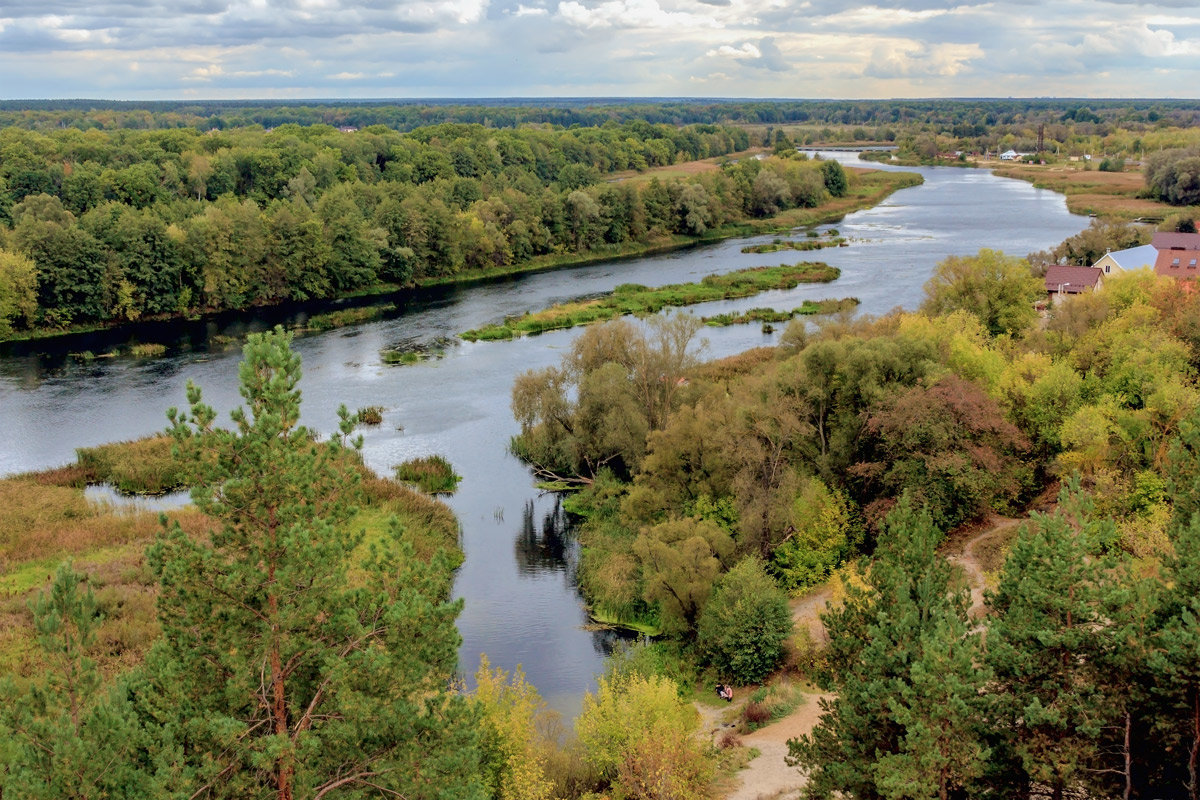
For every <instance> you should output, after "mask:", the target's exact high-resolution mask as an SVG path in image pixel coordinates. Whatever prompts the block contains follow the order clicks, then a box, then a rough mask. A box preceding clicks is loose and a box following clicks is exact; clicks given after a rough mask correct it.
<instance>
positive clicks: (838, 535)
mask: <svg viewBox="0 0 1200 800" xmlns="http://www.w3.org/2000/svg"><path fill="white" fill-rule="evenodd" d="M858 538H859V530H858V529H857V528H856V526H855V524H854V519H853V514H852V509H851V507H850V501H849V499H848V498H847V497H846V496H845V495H844V494H843V493H842V492H840V491H837V490H831V489H829V488H828V487H827V486H826V485H825V484H824V483H822V482H821V480H820V479H819V478H809V479H808V480H807V481H806V482H805V483H804V485H803V486H802V487H801V489H800V492H799V493H798V494H797V495H796V499H795V500H794V501H793V502H792V510H791V519H790V522H789V524H788V533H787V535H786V537H785V538H784V540H783V541H782V542H780V543H779V545H778V546H777V547H776V548H775V549H774V550H773V551H772V552H771V562H770V569H771V572H772V574H774V575H775V576H776V577H777V578H778V579H779V581H780V583H781V584H782V585H783V587H784V588H785V589H786V590H788V591H789V592H794V591H799V590H801V589H805V588H808V587H809V586H814V585H816V584H819V583H823V582H824V581H825V580H826V579H827V578H828V577H829V575H830V573H831V572H832V571H833V570H834V569H836V568H837V567H839V566H841V564H842V562H843V561H844V560H845V559H846V558H847V557H848V556H849V555H850V553H851V552H852V551H853V549H854V547H855V545H856V544H857V540H858Z"/></svg>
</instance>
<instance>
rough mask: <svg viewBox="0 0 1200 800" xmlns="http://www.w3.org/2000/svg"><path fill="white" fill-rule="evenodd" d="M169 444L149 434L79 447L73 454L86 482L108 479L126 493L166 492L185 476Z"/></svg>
mask: <svg viewBox="0 0 1200 800" xmlns="http://www.w3.org/2000/svg"><path fill="white" fill-rule="evenodd" d="M171 444H172V443H171V440H170V438H168V437H166V436H151V437H148V438H146V439H136V440H134V441H130V442H119V443H116V444H104V445H100V446H98V447H80V448H78V449H77V450H76V451H75V456H76V459H77V464H78V466H79V467H80V468H81V469H82V470H83V475H84V482H85V483H111V484H112V485H113V486H115V487H116V489H117V491H119V492H123V493H125V494H166V493H167V492H172V491H175V490H176V489H180V488H183V486H184V485H185V483H186V480H187V477H186V475H185V472H184V468H183V465H181V464H180V463H179V462H178V461H177V460H176V459H175V457H174V456H173V455H172V454H171Z"/></svg>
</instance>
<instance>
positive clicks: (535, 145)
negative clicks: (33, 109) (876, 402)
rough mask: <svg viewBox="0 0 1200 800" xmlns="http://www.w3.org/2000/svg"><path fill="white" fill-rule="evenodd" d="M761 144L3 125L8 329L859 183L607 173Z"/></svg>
mask: <svg viewBox="0 0 1200 800" xmlns="http://www.w3.org/2000/svg"><path fill="white" fill-rule="evenodd" d="M748 144H749V141H748V138H747V135H746V133H745V132H744V131H741V130H737V129H731V128H721V127H714V126H700V127H693V128H686V129H676V128H667V127H664V126H651V125H647V124H645V123H638V124H633V123H631V124H629V125H627V126H625V127H622V128H615V127H614V128H604V129H600V128H593V129H572V130H555V129H535V128H522V129H519V130H510V131H495V130H491V129H487V128H483V127H482V126H465V125H458V126H455V125H449V126H440V127H434V128H426V129H421V130H419V131H415V132H413V133H409V134H399V133H396V132H393V131H388V130H384V129H369V130H366V131H362V132H358V133H355V134H343V133H339V132H337V131H335V130H333V129H331V128H328V127H317V128H301V127H298V126H290V127H284V128H279V129H276V130H275V131H272V132H270V133H266V132H263V131H261V130H239V131H235V132H231V133H221V134H216V135H211V136H210V135H201V134H199V133H197V132H195V131H179V130H176V131H152V132H117V133H111V134H105V133H100V132H96V131H91V132H86V133H82V132H78V131H59V132H56V133H55V134H53V135H42V134H35V133H29V132H22V131H18V130H16V129H12V128H9V129H5V130H3V131H0V217H3V218H4V219H5V220H6V221H7V222H8V223H9V224H8V225H6V226H3V227H0V253H2V256H0V325H6V326H10V327H15V328H24V327H41V328H55V327H63V326H66V325H70V324H79V323H95V322H105V321H122V320H132V319H137V318H138V317H141V316H145V315H169V314H187V313H195V312H198V311H208V310H221V309H239V308H246V307H248V306H251V305H256V304H267V303H277V302H282V301H288V300H305V299H312V298H328V297H337V296H344V295H347V294H351V293H354V292H361V291H364V290H367V289H371V288H375V287H380V286H390V287H399V286H407V285H411V284H413V283H415V282H419V281H423V280H431V279H439V278H442V279H444V278H449V277H453V276H455V275H459V274H461V273H463V272H464V271H468V270H473V269H483V268H489V267H490V268H496V267H505V266H509V265H513V264H519V263H523V262H525V261H528V260H529V259H532V258H535V257H539V256H548V257H552V256H555V255H564V254H566V255H573V254H581V253H586V252H589V251H592V250H596V249H601V248H619V247H621V246H628V245H631V244H645V243H647V242H652V241H657V240H661V239H664V238H667V237H672V236H677V235H682V236H699V235H702V234H703V233H704V232H705V231H707V230H709V229H710V228H713V227H716V226H720V225H723V224H726V223H728V222H730V221H736V220H741V219H745V218H747V217H762V216H768V215H771V214H774V213H776V212H778V211H779V210H780V209H784V208H790V207H794V206H797V205H799V206H812V205H816V204H818V203H819V202H821V201H822V200H824V199H825V198H827V197H828V196H829V195H830V193H831V192H832V193H834V194H838V195H840V194H842V193H844V192H845V191H846V186H847V183H846V176H845V174H844V173H843V172H842V171H841V168H840V167H838V166H836V165H834V166H832V167H831V166H829V165H826V166H824V167H823V168H822V167H820V166H818V165H816V164H813V163H807V162H805V161H803V160H797V159H794V158H793V159H786V160H777V161H771V162H760V161H758V160H755V159H747V160H743V161H740V162H738V163H732V164H729V165H728V166H727V167H726V168H725V169H723V170H720V171H717V172H712V173H706V174H703V175H700V176H697V177H695V178H693V179H690V180H677V179H672V180H665V181H659V180H650V181H648V182H647V181H638V182H620V183H608V182H603V181H601V176H602V175H606V174H609V173H611V172H613V171H617V170H643V169H646V168H648V167H652V166H661V165H664V164H671V163H674V162H675V161H682V160H692V159H696V158H704V157H710V156H714V155H721V154H725V153H729V152H732V151H734V150H740V149H744V148H745V147H746V146H747V145H748ZM827 182H828V186H829V187H830V188H827V187H826V184H827ZM31 276H32V277H31ZM31 283H32V292H31Z"/></svg>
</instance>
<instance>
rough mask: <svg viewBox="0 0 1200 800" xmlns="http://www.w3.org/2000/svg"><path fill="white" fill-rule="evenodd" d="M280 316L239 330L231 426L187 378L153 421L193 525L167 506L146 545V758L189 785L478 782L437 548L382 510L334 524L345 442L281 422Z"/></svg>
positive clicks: (299, 787) (296, 788)
mask: <svg viewBox="0 0 1200 800" xmlns="http://www.w3.org/2000/svg"><path fill="white" fill-rule="evenodd" d="M289 343H290V336H289V335H288V334H286V333H284V332H283V331H282V330H281V329H278V328H277V329H276V330H275V331H274V332H273V333H267V334H262V335H255V336H251V337H250V340H249V343H248V344H247V345H246V348H245V360H244V361H243V362H242V364H241V367H240V377H241V394H242V397H243V398H244V399H245V401H246V408H244V409H243V408H239V409H236V410H235V411H233V413H232V415H231V416H232V420H233V428H232V429H231V430H226V429H221V428H218V427H215V426H214V424H213V423H214V420H215V419H216V413H215V412H214V411H213V409H212V408H210V407H208V406H206V405H204V404H203V403H202V402H201V395H200V390H199V389H198V388H196V387H195V386H192V385H189V387H188V399H189V402H190V404H191V409H190V415H187V414H178V413H177V412H176V411H175V410H174V409H172V411H171V413H170V415H169V417H170V420H171V423H172V424H171V427H170V432H171V434H172V435H173V436H174V437H175V439H176V440H177V442H178V445H179V453H180V455H181V457H183V458H185V459H186V460H187V461H188V463H189V464H190V465H191V466H192V467H193V468H194V470H195V479H196V484H195V485H196V486H197V488H196V489H195V490H194V491H193V500H194V502H195V503H196V505H197V507H198V508H199V509H200V510H201V511H203V512H204V513H206V514H208V515H210V516H211V517H213V518H214V519H216V520H218V521H219V523H220V528H219V529H218V530H216V531H215V532H214V533H213V534H212V536H211V538H210V539H208V540H193V539H190V538H188V537H187V536H186V535H185V534H184V533H183V531H182V530H181V529H180V528H179V527H178V525H176V526H174V527H173V528H171V529H170V530H168V531H166V532H165V533H164V534H163V535H162V536H161V537H160V538H159V540H158V541H157V542H156V544H155V545H154V546H153V547H152V548H151V550H150V552H149V559H150V562H151V564H152V566H153V568H154V570H155V572H156V573H157V575H158V578H159V581H160V586H161V590H160V596H159V618H160V621H161V624H162V628H163V637H162V640H161V641H160V642H159V643H158V644H157V645H156V646H155V648H154V649H153V650H152V652H151V654H150V656H149V658H148V665H147V673H148V675H149V681H148V683H149V688H148V690H147V695H148V696H147V697H146V700H145V703H146V707H147V708H148V709H149V711H150V713H153V714H155V715H156V716H157V717H158V720H159V722H160V723H161V741H162V744H161V748H162V758H163V759H165V760H168V761H170V762H171V766H172V768H173V769H174V771H175V780H176V781H177V783H178V785H180V786H181V787H186V791H185V792H184V794H185V796H188V795H190V796H193V797H200V796H205V797H217V798H220V797H230V798H233V797H237V798H243V797H266V796H274V797H276V798H278V800H292V798H321V797H332V796H338V795H342V796H355V797H356V796H360V795H361V793H362V792H370V793H375V794H380V795H385V796H403V797H405V798H408V800H418V798H447V799H449V798H473V797H478V796H480V789H479V783H478V778H477V771H478V769H477V767H478V764H477V757H476V750H475V746H474V734H473V732H472V731H471V729H470V724H471V722H472V717H471V712H470V708H469V706H468V705H467V703H466V700H465V699H464V698H463V697H461V696H459V695H457V694H454V693H452V692H450V691H449V690H448V686H449V682H450V680H451V678H452V676H453V673H454V669H455V666H456V650H457V645H458V641H459V640H458V636H457V633H456V631H455V629H454V620H455V617H456V616H457V614H458V612H459V609H460V603H455V602H450V601H449V599H448V594H449V574H450V567H449V563H448V560H447V559H441V560H435V561H434V563H424V562H422V561H420V560H418V559H417V558H416V557H414V555H413V552H412V549H411V547H410V546H409V545H408V544H407V542H406V541H405V539H404V537H403V533H402V531H401V530H400V529H399V527H398V526H395V525H394V526H393V529H392V531H391V534H390V535H389V536H387V537H384V539H383V541H380V542H373V543H372V544H371V545H370V547H369V548H368V547H367V546H366V545H365V544H364V542H363V536H362V534H355V533H351V532H349V531H347V529H346V528H347V524H346V523H347V521H348V519H349V518H350V515H351V514H352V512H353V510H354V506H353V501H354V500H355V498H356V496H357V491H356V475H357V464H358V457H357V454H356V453H355V452H354V451H353V449H351V448H347V447H346V446H345V445H344V442H343V439H345V437H346V436H348V435H349V432H350V430H351V429H352V424H351V421H350V419H349V415H348V414H347V413H346V412H345V409H344V408H343V410H342V422H343V424H342V433H343V437H341V438H338V437H335V438H333V439H331V440H330V441H326V442H320V443H319V442H317V441H316V437H315V435H314V434H313V433H312V432H311V431H309V430H308V429H307V428H305V427H303V426H301V425H300V424H299V416H300V392H299V390H298V389H297V388H296V387H297V382H298V381H299V378H300V359H299V357H298V356H297V355H295V354H294V353H293V352H292V351H291V349H290V347H289Z"/></svg>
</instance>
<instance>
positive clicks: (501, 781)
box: [473, 655, 551, 800]
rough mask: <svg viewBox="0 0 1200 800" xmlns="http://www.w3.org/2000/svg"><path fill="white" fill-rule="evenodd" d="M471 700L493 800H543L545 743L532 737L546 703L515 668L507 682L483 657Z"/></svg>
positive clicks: (546, 788) (547, 783)
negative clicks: (477, 717)
mask: <svg viewBox="0 0 1200 800" xmlns="http://www.w3.org/2000/svg"><path fill="white" fill-rule="evenodd" d="M475 681H476V689H475V693H474V695H473V697H474V699H475V702H476V703H477V704H478V706H479V709H480V712H481V713H482V716H483V742H484V745H483V749H484V762H485V764H486V765H487V767H488V768H490V769H489V770H488V771H489V773H490V774H489V775H488V776H487V777H489V778H491V779H492V780H493V781H494V785H493V786H491V787H490V788H491V789H492V791H493V796H494V797H496V798H498V800H546V798H548V797H549V796H550V791H551V784H550V781H549V780H548V779H547V778H546V771H545V766H546V750H545V743H544V742H542V741H540V737H539V735H538V732H537V725H536V723H537V720H538V717H539V715H542V714H544V713H546V712H545V705H546V704H545V703H544V702H543V701H542V699H541V697H539V696H538V693H537V689H535V688H534V687H532V686H530V685H529V684H528V683H527V682H526V681H525V673H524V672H522V671H521V668H520V667H518V668H517V671H516V672H515V673H513V675H512V676H511V677H510V676H509V675H508V673H506V672H505V671H504V670H502V669H500V668H499V667H497V668H496V669H492V668H491V664H490V663H489V662H488V658H487V656H486V655H484V656H481V657H480V662H479V671H478V672H476V673H475Z"/></svg>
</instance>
